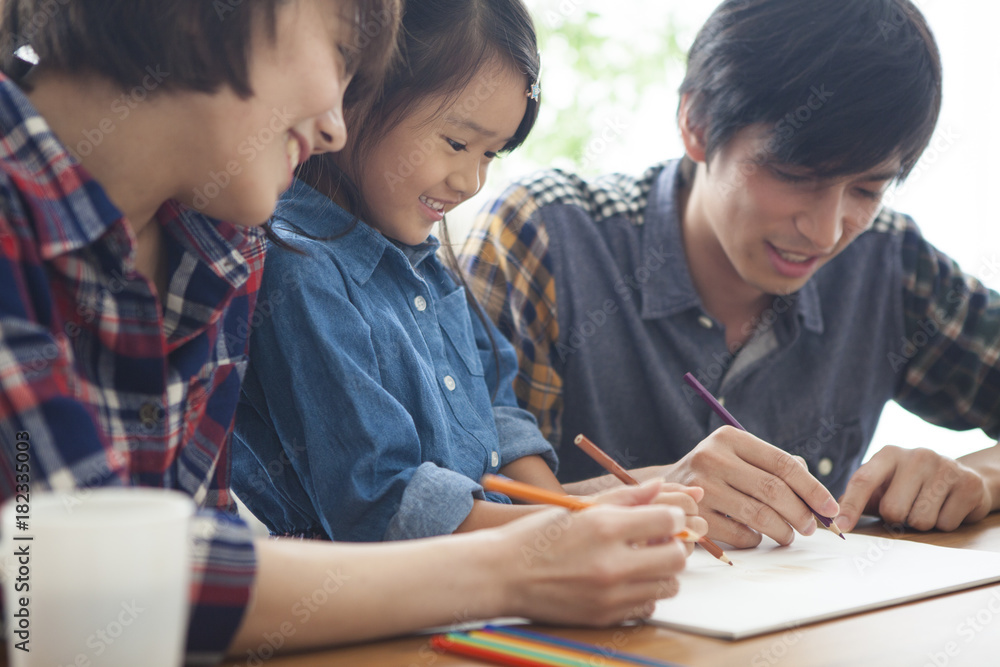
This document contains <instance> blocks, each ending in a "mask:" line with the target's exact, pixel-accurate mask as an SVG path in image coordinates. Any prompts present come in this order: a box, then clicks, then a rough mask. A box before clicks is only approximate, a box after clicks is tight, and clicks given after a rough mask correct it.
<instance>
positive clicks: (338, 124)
mask: <svg viewBox="0 0 1000 667" xmlns="http://www.w3.org/2000/svg"><path fill="white" fill-rule="evenodd" d="M315 134H316V137H315V143H314V144H313V146H314V148H313V153H336V152H337V151H339V150H341V149H342V148H343V147H344V145H345V144H346V143H347V126H346V125H345V124H344V113H343V110H342V109H341V107H340V105H339V104H338V105H337V107H336V108H335V109H333V110H331V111H328V112H326V113H325V114H323V115H322V116H320V117H319V118H317V119H316V132H315Z"/></svg>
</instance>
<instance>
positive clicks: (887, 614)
mask: <svg viewBox="0 0 1000 667" xmlns="http://www.w3.org/2000/svg"><path fill="white" fill-rule="evenodd" d="M857 532H861V533H865V534H867V535H879V536H885V537H886V538H889V539H908V540H915V541H917V542H926V543H928V544H937V545H941V546H946V547H959V548H968V549H981V550H984V551H998V552H1000V513H994V514H993V515H991V516H990V517H987V518H986V519H985V520H984V521H981V522H980V523H978V524H975V525H973V526H965V527H963V528H961V529H960V530H957V531H955V532H953V533H938V532H932V533H918V532H915V531H907V532H905V533H904V534H894V532H893V531H889V530H887V529H886V527H885V526H884V525H882V524H881V522H877V521H874V522H873V523H872V524H871V525H868V526H865V527H864V528H862V529H859V530H858V531H857ZM896 532H897V533H898V531H896ZM848 537H849V536H848ZM544 631H545V632H548V633H551V634H554V635H558V636H561V637H567V638H571V639H577V640H581V641H586V642H591V643H594V644H600V645H603V646H607V647H609V648H612V647H613V648H617V649H618V650H622V651H629V652H633V653H638V654H640V655H646V656H649V657H655V658H660V659H663V660H671V661H676V662H678V663H680V664H682V665H690V666H692V667H702V666H706V667H711V666H719V667H731V666H734V665H739V666H742V665H746V666H748V667H773V666H778V665H781V666H784V667H812V666H819V665H844V666H849V667H867V666H868V665H872V666H875V667H885V666H889V665H900V666H906V667H911V666H912V667H925V666H929V667H945V666H946V665H947V666H948V667H953V666H955V665H974V666H975V667H990V666H998V665H1000V584H995V585H989V586H980V587H978V588H973V589H970V590H966V591H962V592H959V593H952V594H949V595H941V596H938V597H934V598H930V599H927V600H921V601H918V602H911V603H908V604H903V605H897V606H895V607H889V608H887V609H882V610H878V611H871V612H867V613H863V614H856V615H853V616H848V617H845V618H841V619H836V620H832V621H825V622H822V623H814V624H811V625H804V626H801V627H799V628H796V629H793V630H788V631H785V632H777V633H772V634H768V635H761V636H758V637H752V638H749V639H744V640H740V641H727V640H721V639H711V638H708V637H702V636H699V635H693V634H688V633H684V632H679V631H674V630H666V629H663V628H653V627H649V626H634V627H622V628H611V629H608V630H579V629H570V628H544ZM224 664H225V665H226V666H227V667H229V666H230V665H245V664H246V662H245V661H234V660H227V661H226V662H225V663H224ZM265 664H266V666H267V667H328V666H330V665H346V666H350V667H454V666H457V665H467V666H472V665H483V664H485V663H481V662H476V661H471V660H467V659H464V658H457V657H452V656H447V655H439V654H437V653H434V652H433V651H431V650H430V649H429V648H428V645H427V637H406V638H402V639H394V640H388V641H381V642H373V643H369V644H360V645H356V646H350V647H347V648H339V649H330V650H325V651H314V652H310V653H302V654H296V655H284V656H281V657H275V658H271V659H270V660H268V661H267V662H266V663H265ZM599 664H600V663H599V662H595V666H596V665H599Z"/></svg>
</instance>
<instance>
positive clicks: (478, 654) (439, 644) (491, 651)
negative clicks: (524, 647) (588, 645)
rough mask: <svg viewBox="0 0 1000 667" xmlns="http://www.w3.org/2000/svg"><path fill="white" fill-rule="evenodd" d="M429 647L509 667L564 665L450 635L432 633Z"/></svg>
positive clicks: (581, 664) (580, 666)
mask: <svg viewBox="0 0 1000 667" xmlns="http://www.w3.org/2000/svg"><path fill="white" fill-rule="evenodd" d="M431 648H434V649H436V650H438V651H443V652H446V653H455V654H458V655H464V656H468V657H470V658H476V659H478V660H484V661H486V662H492V663H494V664H498V665H510V666H511V667H565V663H562V662H554V661H552V660H544V661H543V660H542V659H535V658H530V657H526V656H523V655H516V654H512V653H510V652H508V651H504V650H502V649H497V648H494V647H492V646H485V645H483V644H482V643H480V642H476V641H463V640H462V639H458V638H456V637H453V636H452V635H448V636H445V635H434V636H433V637H431ZM577 665H578V666H579V667H587V663H585V662H578V663H577ZM574 667H575V666H574Z"/></svg>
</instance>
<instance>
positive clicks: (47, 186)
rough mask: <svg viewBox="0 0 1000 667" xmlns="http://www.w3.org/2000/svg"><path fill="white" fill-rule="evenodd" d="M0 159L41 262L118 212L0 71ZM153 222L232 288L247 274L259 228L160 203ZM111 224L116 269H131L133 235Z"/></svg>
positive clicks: (103, 226) (75, 246)
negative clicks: (25, 208)
mask: <svg viewBox="0 0 1000 667" xmlns="http://www.w3.org/2000/svg"><path fill="white" fill-rule="evenodd" d="M0 164H2V165H3V170H4V171H5V172H6V173H7V175H8V176H9V178H11V179H12V180H13V181H14V185H15V187H16V189H17V190H18V192H19V193H21V196H22V197H23V198H24V199H25V200H26V201H27V202H28V204H29V205H30V208H31V217H32V220H33V222H34V228H35V233H36V235H37V239H38V252H39V255H40V256H41V257H42V259H44V260H46V261H48V260H51V259H53V258H55V257H58V256H59V255H64V254H67V253H70V252H73V251H75V250H79V249H80V248H83V247H85V246H87V245H90V244H92V243H94V242H95V241H97V239H99V238H101V237H102V236H104V235H105V234H106V233H107V232H108V231H109V230H111V229H113V228H115V227H116V225H120V223H122V222H123V220H124V216H123V214H122V212H121V211H120V210H118V207H116V206H115V205H114V204H113V203H112V202H111V200H110V199H109V198H108V196H107V193H105V191H104V188H103V187H101V185H100V184H99V183H98V182H97V181H96V180H94V179H93V177H92V176H91V175H90V174H89V173H88V172H87V170H86V169H84V168H83V167H82V166H81V165H80V164H79V163H78V162H77V161H76V160H75V159H74V158H73V157H72V156H71V155H70V154H69V151H67V150H66V147H65V146H64V145H63V144H62V142H60V141H59V139H58V137H56V135H55V134H54V133H53V132H52V129H51V128H50V127H49V124H48V122H46V120H45V119H44V118H43V117H42V116H41V115H40V114H39V113H38V110H37V109H35V107H34V106H33V105H32V104H31V101H30V100H29V99H28V97H27V96H26V95H25V94H24V92H23V91H22V90H21V89H20V88H19V87H18V86H17V84H15V83H14V81H13V80H11V79H10V78H9V77H7V76H4V75H3V74H0ZM156 219H157V221H158V222H159V224H162V225H164V226H165V227H166V228H167V229H168V230H169V231H170V234H168V236H167V238H168V243H169V242H170V240H175V241H177V242H178V243H180V244H181V245H182V246H184V248H185V250H187V251H189V252H191V253H193V254H194V255H195V256H197V257H198V258H199V259H200V260H201V261H203V262H205V263H206V264H207V265H208V266H210V267H211V269H212V270H213V271H214V272H215V274H216V275H218V276H219V277H220V278H222V279H223V280H225V281H226V282H228V283H229V284H230V285H231V286H232V287H237V288H238V287H240V286H241V285H242V284H243V283H244V282H246V280H247V278H248V277H249V275H250V266H249V265H248V263H247V261H246V258H245V256H244V254H243V252H242V251H243V250H245V249H248V248H250V245H251V244H253V243H259V242H260V237H261V233H262V232H260V231H259V230H256V229H250V228H243V227H239V226H237V225H232V224H229V223H226V222H221V221H218V220H213V219H211V218H208V217H207V216H204V215H202V214H200V213H198V212H196V211H193V210H190V209H187V208H185V207H184V206H182V205H181V204H179V203H178V202H174V201H168V202H166V203H164V205H163V206H162V207H160V210H159V211H157V213H156ZM125 229H126V228H125V227H124V225H122V226H121V227H119V228H118V231H119V232H120V234H114V235H110V236H109V237H108V239H109V241H110V242H112V243H118V244H119V247H118V250H119V251H120V254H121V258H122V263H123V266H124V267H125V268H126V269H132V265H133V261H134V254H135V239H134V238H132V237H131V234H130V233H129V232H126V231H125Z"/></svg>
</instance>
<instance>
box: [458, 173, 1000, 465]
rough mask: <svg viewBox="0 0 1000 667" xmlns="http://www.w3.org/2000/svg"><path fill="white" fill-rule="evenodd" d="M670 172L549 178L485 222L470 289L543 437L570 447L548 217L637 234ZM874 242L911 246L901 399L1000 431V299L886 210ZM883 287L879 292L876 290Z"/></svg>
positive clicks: (465, 262)
mask: <svg viewBox="0 0 1000 667" xmlns="http://www.w3.org/2000/svg"><path fill="white" fill-rule="evenodd" d="M663 167H664V164H659V165H655V166H653V167H652V168H650V169H649V170H647V171H646V172H645V173H644V174H643V175H642V176H640V177H638V178H636V177H630V176H626V175H621V174H614V175H609V176H605V177H602V178H599V179H596V180H594V181H591V182H587V181H584V180H582V179H581V178H579V177H578V176H575V175H572V174H568V173H564V172H562V171H558V170H551V171H544V172H541V173H539V174H535V175H533V176H530V177H528V178H526V179H524V180H522V181H519V182H517V183H515V184H514V185H512V186H511V187H510V188H508V189H507V190H506V191H505V192H504V193H503V194H502V195H501V196H500V197H499V198H498V199H497V200H496V201H495V202H493V203H492V204H491V205H489V206H488V207H487V208H486V209H484V211H483V212H482V213H481V214H480V215H479V217H478V218H477V220H476V224H475V226H474V228H473V231H472V232H471V235H470V237H469V240H468V241H467V242H466V244H465V247H464V249H463V251H462V253H461V256H460V264H461V266H462V269H463V271H465V273H466V274H467V276H468V282H469V286H470V287H471V289H472V290H473V292H474V293H475V295H476V297H477V298H478V299H479V300H480V302H481V303H482V304H483V305H484V306H485V308H486V310H487V312H488V313H489V314H490V316H491V317H492V318H493V319H494V321H496V322H497V324H498V326H499V328H500V330H501V331H502V332H503V333H504V335H505V336H507V337H508V338H509V339H510V340H511V341H512V342H513V343H514V346H515V348H516V349H517V351H518V355H519V363H520V373H519V375H518V378H517V380H516V382H515V390H516V393H517V396H518V400H519V402H520V404H521V405H522V407H525V408H526V409H528V410H530V411H531V412H532V413H534V414H535V415H536V417H538V420H539V425H540V427H541V429H542V432H543V433H544V434H545V436H546V438H548V440H549V441H550V442H552V443H554V444H556V445H558V443H559V442H560V440H561V429H560V419H561V414H562V404H563V399H562V391H563V381H562V378H561V377H560V376H559V374H558V373H557V372H556V370H555V368H554V367H553V363H552V359H553V358H555V356H556V354H555V349H556V345H557V343H559V342H560V339H559V336H560V331H559V320H558V315H557V311H556V304H557V302H558V300H557V295H556V289H555V280H554V278H553V275H552V270H553V262H552V259H551V257H550V255H549V244H550V239H549V235H548V232H547V231H546V228H545V220H544V214H543V211H544V209H545V207H547V206H558V205H563V206H574V207H577V208H579V209H581V210H582V211H584V213H585V214H586V215H587V216H589V217H590V218H591V219H593V220H594V221H595V222H597V223H601V222H602V221H605V220H607V219H609V218H612V217H618V216H625V217H626V218H627V219H629V220H631V221H633V222H634V224H636V225H641V224H642V223H643V215H644V212H645V210H646V206H647V203H648V200H649V194H650V191H651V189H652V187H653V184H654V182H655V179H656V177H657V176H658V174H659V173H660V171H661V170H662V169H663ZM869 233H881V234H899V235H902V236H903V241H902V257H901V268H902V284H901V285H900V287H901V289H902V292H903V304H904V308H903V313H902V315H903V318H904V324H905V329H906V334H907V336H906V340H905V341H901V342H900V345H899V347H900V351H899V354H898V355H897V356H896V357H894V358H892V359H890V362H892V363H898V368H897V370H899V371H900V373H899V376H900V382H899V385H898V387H897V389H896V394H895V399H896V400H897V401H898V402H899V403H900V404H901V405H902V406H903V407H905V408H906V409H908V410H910V411H912V412H914V413H916V414H919V415H920V416H921V417H923V418H924V419H926V420H927V421H930V422H932V423H935V424H939V425H942V426H946V427H949V428H954V429H968V428H982V429H983V430H984V431H986V432H987V433H988V434H991V435H994V436H995V435H996V434H997V433H998V432H1000V371H998V369H997V359H998V357H1000V295H998V294H997V293H996V292H994V291H992V290H989V289H987V288H985V287H984V286H983V285H982V284H981V283H980V282H979V281H978V280H976V279H975V278H974V277H972V276H970V275H967V274H965V273H963V272H962V270H961V269H960V267H959V266H958V264H956V263H955V262H954V261H953V260H951V259H950V258H948V257H947V256H945V255H944V254H942V253H941V252H940V251H939V250H937V249H936V248H934V246H932V245H931V244H930V243H928V242H927V241H926V240H924V238H923V237H922V236H921V234H920V231H919V229H917V227H916V225H915V224H914V223H913V221H912V220H910V219H909V218H908V217H906V216H904V215H901V214H899V213H896V212H893V211H891V210H889V209H883V210H882V211H881V213H880V214H879V216H878V218H877V219H876V221H875V223H874V225H873V226H872V229H871V230H870V232H869ZM873 288H874V286H873Z"/></svg>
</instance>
